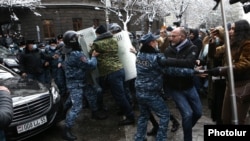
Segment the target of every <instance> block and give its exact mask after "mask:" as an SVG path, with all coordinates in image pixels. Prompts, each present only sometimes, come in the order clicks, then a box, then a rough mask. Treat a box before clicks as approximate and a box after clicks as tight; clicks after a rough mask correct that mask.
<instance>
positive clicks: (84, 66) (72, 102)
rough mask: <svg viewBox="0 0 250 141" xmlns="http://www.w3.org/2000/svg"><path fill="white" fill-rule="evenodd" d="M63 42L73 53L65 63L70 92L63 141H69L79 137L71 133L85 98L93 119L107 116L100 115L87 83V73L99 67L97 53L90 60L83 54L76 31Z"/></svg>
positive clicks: (67, 34) (70, 53) (66, 107)
mask: <svg viewBox="0 0 250 141" xmlns="http://www.w3.org/2000/svg"><path fill="white" fill-rule="evenodd" d="M63 41H64V43H65V45H66V47H67V48H69V49H70V50H71V51H69V52H67V54H66V55H67V57H66V58H65V61H64V63H63V66H64V70H65V76H66V84H67V88H68V90H69V93H70V95H69V97H68V99H67V101H66V103H65V105H64V111H68V112H67V114H66V119H65V125H64V130H63V139H65V140H68V141H73V140H76V139H77V137H76V136H74V135H73V134H72V133H71V129H72V127H73V126H74V123H75V121H76V119H77V117H78V115H79V113H80V111H81V110H82V102H83V96H85V97H86V98H87V100H88V102H89V105H90V107H91V110H92V117H95V118H96V119H105V118H106V116H105V115H104V116H103V115H100V114H98V108H97V105H96V98H97V96H96V94H95V93H94V92H89V85H88V82H87V76H86V73H87V72H88V71H89V70H93V69H94V68H95V67H96V65H97V60H96V56H97V55H98V53H97V52H95V51H93V52H92V56H91V58H90V59H88V58H87V57H86V56H85V55H84V54H83V53H82V52H81V47H80V44H79V43H78V34H77V33H76V32H75V31H71V30H69V31H67V32H65V33H64V35H63Z"/></svg>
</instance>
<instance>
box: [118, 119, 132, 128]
mask: <svg viewBox="0 0 250 141" xmlns="http://www.w3.org/2000/svg"><path fill="white" fill-rule="evenodd" d="M132 124H135V119H129V118H126V119H124V120H122V121H120V122H119V123H118V125H119V126H124V125H132Z"/></svg>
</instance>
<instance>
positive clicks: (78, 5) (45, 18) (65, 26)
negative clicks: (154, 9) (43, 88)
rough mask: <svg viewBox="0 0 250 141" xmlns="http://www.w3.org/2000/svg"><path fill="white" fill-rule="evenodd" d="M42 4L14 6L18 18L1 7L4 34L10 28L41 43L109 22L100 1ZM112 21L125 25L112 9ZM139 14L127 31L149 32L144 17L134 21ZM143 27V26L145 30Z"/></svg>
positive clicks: (47, 1) (52, 0) (157, 24)
mask: <svg viewBox="0 0 250 141" xmlns="http://www.w3.org/2000/svg"><path fill="white" fill-rule="evenodd" d="M40 6H41V7H43V8H41V7H40V8H39V7H37V8H36V9H35V10H34V11H33V10H30V8H28V7H13V8H12V10H13V12H14V13H15V15H16V16H17V17H18V20H17V19H16V20H15V19H14V20H13V19H12V18H11V16H10V15H11V11H10V9H9V8H6V7H0V13H1V14H0V24H1V30H0V31H1V33H2V34H4V33H6V32H7V31H8V32H9V31H11V32H15V33H19V34H21V35H23V36H24V38H25V39H26V40H27V39H33V40H36V41H38V42H41V41H44V40H48V39H51V38H55V37H56V36H57V35H59V34H63V33H64V32H65V31H67V30H75V31H77V30H81V29H84V28H88V27H91V26H95V27H96V26H99V25H101V24H104V25H105V24H106V17H105V10H104V9H105V5H104V4H102V3H101V2H100V0H71V1H70V2H69V1H67V0H41V5H40ZM109 13H110V14H109V22H117V23H118V24H120V25H121V26H122V23H121V22H120V21H119V19H118V16H117V15H115V14H114V13H112V12H109ZM135 20H136V16H134V17H132V19H131V21H130V22H129V23H128V30H129V31H132V32H136V31H142V30H144V32H147V30H148V21H147V19H145V20H144V21H142V22H141V23H140V24H138V25H136V24H133V23H134V21H135ZM160 26H161V24H160V22H159V21H154V23H153V26H152V27H153V28H152V29H153V31H156V30H157V29H159V27H160ZM142 27H144V29H142Z"/></svg>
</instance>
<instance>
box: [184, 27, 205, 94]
mask: <svg viewBox="0 0 250 141" xmlns="http://www.w3.org/2000/svg"><path fill="white" fill-rule="evenodd" d="M188 36H189V39H190V40H191V42H192V43H193V44H194V45H195V46H196V47H197V48H198V53H197V59H199V55H200V51H201V49H202V40H201V39H200V37H199V30H198V29H194V28H190V29H189V35H188ZM196 65H197V67H200V64H196ZM206 80H207V79H206V77H199V76H194V84H195V87H196V90H197V91H198V93H199V94H200V95H205V94H206V91H207V90H206V87H205V86H204V83H206Z"/></svg>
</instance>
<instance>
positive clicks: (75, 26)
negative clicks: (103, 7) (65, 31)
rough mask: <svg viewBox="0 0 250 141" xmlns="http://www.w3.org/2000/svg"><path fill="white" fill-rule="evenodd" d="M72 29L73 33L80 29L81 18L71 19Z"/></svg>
mask: <svg viewBox="0 0 250 141" xmlns="http://www.w3.org/2000/svg"><path fill="white" fill-rule="evenodd" d="M72 20H73V29H74V30H75V31H78V30H81V29H82V18H73V19H72Z"/></svg>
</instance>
